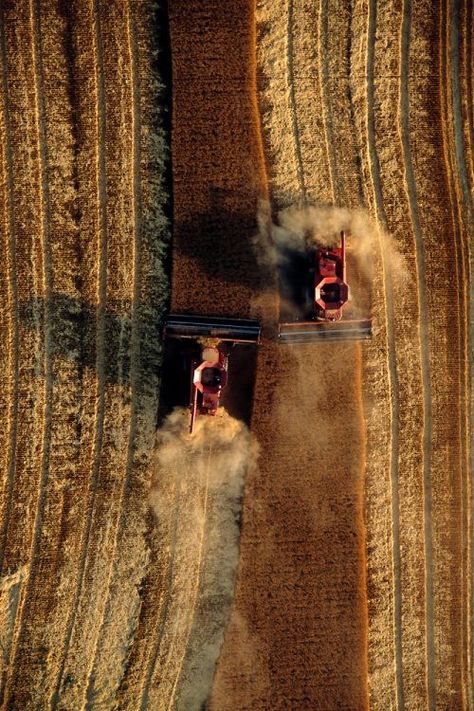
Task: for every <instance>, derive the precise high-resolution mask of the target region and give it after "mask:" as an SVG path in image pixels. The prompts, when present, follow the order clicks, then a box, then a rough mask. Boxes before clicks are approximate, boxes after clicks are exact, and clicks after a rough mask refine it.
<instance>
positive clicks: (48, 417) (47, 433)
mask: <svg viewBox="0 0 474 711" xmlns="http://www.w3.org/2000/svg"><path fill="white" fill-rule="evenodd" d="M39 2H40V0H30V3H29V20H30V30H31V42H32V51H33V71H34V78H35V79H34V95H35V115H36V125H37V136H38V139H37V140H38V156H39V174H40V195H39V197H40V211H41V223H40V224H41V251H42V270H43V291H44V312H43V314H44V327H43V328H44V378H45V385H44V388H45V394H44V397H45V400H44V413H43V438H42V463H41V470H40V477H39V491H38V500H37V504H36V510H35V514H34V526H33V537H32V542H31V553H30V563H29V572H28V576H27V580H26V583H25V590H24V596H23V599H22V601H21V603H20V606H19V611H18V626H17V631H16V634H15V639H14V642H13V650H12V661H11V663H10V668H9V673H8V677H7V681H6V685H5V697H6V699H7V705H8V698H9V693H10V687H11V684H12V681H13V679H14V677H15V668H16V665H17V661H18V656H19V652H20V648H21V646H22V643H23V641H24V637H25V635H26V633H27V630H26V626H25V622H26V617H27V614H28V605H29V602H30V598H31V596H32V594H33V592H34V590H35V585H36V582H37V581H36V570H35V564H36V562H37V558H38V554H39V550H40V545H41V536H42V533H43V531H42V522H43V514H44V506H45V502H46V487H47V483H48V476H49V456H50V448H51V424H52V397H53V372H52V355H51V326H52V323H51V291H52V266H51V255H50V246H49V241H50V216H49V188H48V177H47V172H48V163H49V158H48V146H47V141H46V124H45V106H44V92H43V76H42V75H43V69H42V57H41V27H40V7H39Z"/></svg>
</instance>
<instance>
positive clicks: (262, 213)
mask: <svg viewBox="0 0 474 711" xmlns="http://www.w3.org/2000/svg"><path fill="white" fill-rule="evenodd" d="M257 223H258V226H259V232H258V235H257V236H256V237H255V239H254V248H255V251H256V255H257V259H258V261H259V263H260V265H261V266H264V267H267V268H271V267H273V268H274V269H277V267H278V266H279V265H281V264H284V263H285V262H287V260H288V258H289V257H288V252H301V253H303V252H305V251H306V250H307V249H308V248H309V247H311V246H313V245H318V244H322V245H326V246H337V245H338V244H339V240H340V236H339V235H340V232H341V231H342V230H344V231H345V232H346V233H347V235H348V239H347V242H346V253H347V256H348V259H351V258H352V259H353V261H354V262H355V263H356V264H357V269H358V270H359V272H361V273H362V274H363V275H364V276H365V277H366V278H369V279H371V278H373V271H374V265H375V264H376V263H377V261H378V260H377V253H378V254H379V255H380V256H381V257H382V258H383V263H384V269H385V270H386V271H387V270H389V271H390V275H391V277H392V279H394V280H400V279H402V278H403V279H404V280H406V279H407V269H406V265H405V261H404V258H403V256H402V255H401V254H400V253H399V252H398V250H397V248H396V246H395V243H394V241H393V239H392V237H391V236H390V235H389V234H388V233H387V232H385V231H384V230H382V229H381V227H380V226H379V225H377V224H376V223H375V222H374V220H372V219H371V218H370V216H369V215H368V214H367V212H365V211H364V210H360V209H350V208H347V207H336V206H324V205H321V206H315V205H306V206H304V207H301V206H297V205H292V206H290V207H287V208H285V209H283V210H280V211H279V212H278V213H277V220H276V222H274V221H273V220H272V219H271V210H270V206H269V204H268V203H267V202H264V201H262V202H261V203H260V205H259V210H258V215H257Z"/></svg>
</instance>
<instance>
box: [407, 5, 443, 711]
mask: <svg viewBox="0 0 474 711" xmlns="http://www.w3.org/2000/svg"><path fill="white" fill-rule="evenodd" d="M411 17H412V5H411V0H405V1H404V3H403V13H402V22H401V32H400V87H399V90H400V93H399V104H398V111H399V122H400V129H401V143H402V154H403V163H404V171H405V186H406V190H407V196H408V206H409V210H410V218H411V223H412V227H413V235H414V243H415V257H416V266H417V283H418V305H419V312H420V321H419V334H420V346H421V378H422V388H423V394H422V397H423V465H422V466H423V489H424V500H423V514H424V531H423V532H424V548H425V595H426V597H425V615H426V680H427V702H428V708H429V709H432V708H434V704H435V694H436V672H435V665H436V660H435V647H434V606H433V605H434V603H433V521H432V516H433V505H432V455H433V446H432V441H431V437H432V428H433V414H432V407H433V405H432V393H431V366H430V358H429V353H430V335H429V311H428V299H427V293H426V255H425V247H424V242H423V238H424V235H423V230H422V226H421V224H420V215H419V209H418V200H417V187H416V181H415V175H414V169H413V160H412V151H411V147H410V120H409V51H410V41H411V38H412V35H411Z"/></svg>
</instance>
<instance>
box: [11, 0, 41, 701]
mask: <svg viewBox="0 0 474 711" xmlns="http://www.w3.org/2000/svg"><path fill="white" fill-rule="evenodd" d="M1 21H2V36H3V44H2V49H3V56H2V62H3V63H4V67H5V69H6V75H4V77H5V76H6V78H7V80H8V86H7V92H6V94H5V99H6V100H8V107H9V118H10V131H11V147H12V153H11V158H12V167H13V169H12V177H13V180H14V185H13V192H12V193H11V199H12V200H13V212H14V215H15V218H17V217H18V219H16V221H15V227H16V238H17V239H16V244H15V247H16V249H15V257H16V265H15V266H16V269H17V274H18V280H17V284H18V300H19V302H20V301H21V300H24V303H26V304H33V305H35V304H36V303H37V300H39V299H41V298H42V289H43V278H42V268H43V265H42V255H41V244H40V240H39V239H37V238H36V235H38V233H39V232H40V224H39V220H40V211H39V209H38V202H39V199H40V175H39V156H38V153H37V151H38V142H37V122H36V121H37V117H36V97H35V83H34V77H33V59H32V57H33V48H32V41H31V32H30V29H31V28H30V18H29V8H28V5H27V4H26V3H25V4H23V5H22V6H21V7H20V8H16V7H15V5H11V4H9V5H7V4H3V5H2V15H1ZM30 319H31V321H32V322H33V324H34V327H33V328H31V327H28V324H26V323H25V321H26V319H24V318H22V319H19V320H18V331H19V344H18V356H19V364H18V366H19V385H18V394H19V408H18V425H17V436H16V451H15V469H14V471H13V469H12V473H13V476H12V479H11V480H10V481H11V484H10V485H11V487H12V490H11V498H10V500H9V501H7V502H6V503H7V511H6V512H5V514H6V518H5V520H4V521H3V522H2V527H3V531H2V533H3V540H2V550H1V567H2V570H3V571H6V573H7V574H8V573H11V574H13V575H14V574H16V573H17V572H18V571H20V570H22V571H23V572H22V575H21V576H20V578H19V586H18V588H17V590H18V592H17V593H16V594H15V607H16V609H17V610H18V606H19V604H20V603H21V602H22V601H23V599H24V593H25V583H24V580H25V575H26V572H27V568H26V566H27V565H28V563H29V561H30V554H31V545H32V540H33V531H34V515H35V506H36V504H37V496H38V478H39V471H40V469H41V462H42V452H41V444H42V441H41V438H40V437H39V436H38V437H36V436H35V435H36V433H37V432H39V433H41V432H42V430H43V415H44V395H45V388H44V387H43V385H44V377H43V373H42V372H41V363H42V339H41V334H40V326H41V314H40V312H39V309H38V308H33V309H32V310H31V314H30ZM11 454H12V455H13V452H12V453H11ZM12 467H13V464H12ZM19 622H20V620H19V616H17V617H16V618H15V623H14V627H13V629H12V630H11V632H9V633H8V637H9V639H8V649H6V650H5V664H4V666H3V669H2V676H1V681H0V694H1V698H2V701H3V698H4V692H5V683H6V678H7V674H8V673H9V670H10V669H9V665H10V662H11V657H12V654H13V651H14V649H13V644H14V642H15V639H16V638H17V637H16V636H15V635H17V632H18V626H19ZM0 703H1V702H0Z"/></svg>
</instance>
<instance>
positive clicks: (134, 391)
mask: <svg viewBox="0 0 474 711" xmlns="http://www.w3.org/2000/svg"><path fill="white" fill-rule="evenodd" d="M126 11H127V38H128V49H129V60H130V61H129V68H130V86H131V95H132V112H131V113H132V125H131V130H130V133H131V136H132V141H131V144H132V148H131V156H132V159H131V166H132V170H131V172H132V181H131V184H132V186H133V188H132V189H133V198H132V201H131V205H132V223H133V234H134V242H133V286H132V305H131V337H130V388H131V412H130V430H129V437H128V447H127V460H126V468H125V476H124V479H123V484H122V490H121V492H120V502H119V516H118V519H117V526H116V530H115V536H114V543H113V553H112V555H111V558H110V566H109V573H108V576H107V584H106V590H107V592H106V599H107V602H106V604H105V606H104V611H103V615H102V619H101V622H100V625H99V633H98V635H97V639H96V644H95V650H94V655H93V659H92V663H91V665H90V669H91V672H90V674H89V681H88V685H87V686H88V690H87V698H90V697H91V696H92V690H93V684H94V680H95V674H94V669H95V666H96V663H97V658H98V654H99V650H100V643H101V632H102V630H103V629H104V628H105V625H106V620H107V618H108V617H109V615H110V609H111V603H112V584H113V580H114V574H115V573H116V570H117V563H118V560H119V555H120V554H119V549H120V545H121V543H123V542H124V540H125V535H126V531H125V527H126V517H127V513H128V510H127V498H128V493H129V489H130V482H131V476H132V472H133V467H134V454H135V446H136V435H137V416H138V406H139V385H140V370H139V369H140V313H139V310H140V289H141V224H142V205H141V183H140V160H141V154H140V133H141V118H140V83H139V75H138V46H137V38H136V28H135V23H134V18H133V14H132V8H131V5H130V3H128V5H127V10H126Z"/></svg>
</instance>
